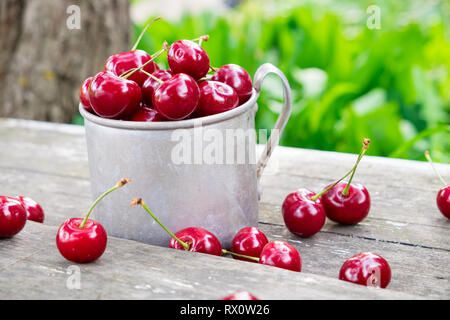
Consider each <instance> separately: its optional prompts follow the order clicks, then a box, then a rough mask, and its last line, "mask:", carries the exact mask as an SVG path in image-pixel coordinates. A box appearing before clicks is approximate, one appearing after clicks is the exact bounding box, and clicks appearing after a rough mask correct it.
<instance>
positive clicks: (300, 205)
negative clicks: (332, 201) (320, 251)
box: [282, 189, 327, 237]
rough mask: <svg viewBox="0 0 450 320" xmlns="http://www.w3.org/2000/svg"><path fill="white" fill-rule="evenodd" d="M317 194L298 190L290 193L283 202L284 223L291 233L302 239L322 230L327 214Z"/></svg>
mask: <svg viewBox="0 0 450 320" xmlns="http://www.w3.org/2000/svg"><path fill="white" fill-rule="evenodd" d="M315 195H316V194H315V193H314V192H311V191H309V190H307V189H298V190H297V191H294V192H292V193H290V194H289V195H288V196H287V197H286V199H285V200H284V202H283V206H282V213H283V219H284V223H285V224H286V227H287V228H288V229H289V231H290V232H292V233H294V234H296V235H298V236H300V237H310V236H312V235H314V234H316V233H317V232H319V231H320V229H322V227H323V225H324V224H325V220H326V217H327V216H326V214H325V210H324V208H323V206H322V203H321V201H320V198H319V199H316V200H313V199H312V197H314V196H315Z"/></svg>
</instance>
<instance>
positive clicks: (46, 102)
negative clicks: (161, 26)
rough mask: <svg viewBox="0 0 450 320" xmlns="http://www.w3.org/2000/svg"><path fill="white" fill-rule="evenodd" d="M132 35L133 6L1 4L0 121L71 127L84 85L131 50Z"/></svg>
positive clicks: (119, 1)
mask: <svg viewBox="0 0 450 320" xmlns="http://www.w3.org/2000/svg"><path fill="white" fill-rule="evenodd" d="M71 5H77V6H79V9H80V20H79V21H80V22H81V23H80V24H79V26H80V28H79V29H76V27H75V29H73V24H70V23H69V20H68V19H72V18H73V17H74V16H73V15H72V13H73V11H71V10H68V7H69V6H71ZM70 21H72V22H73V21H74V20H70ZM71 26H72V27H71ZM130 31H131V28H130V16H129V0H95V1H92V0H78V1H76V0H58V1H55V0H1V1H0V48H1V49H0V50H1V51H0V117H14V118H25V119H35V120H44V121H55V122H70V121H71V120H72V118H73V116H74V115H76V114H77V112H78V111H77V109H78V89H79V87H80V86H81V83H82V82H83V80H84V79H85V78H87V77H89V76H92V75H95V74H96V73H97V72H99V71H100V70H101V69H102V67H103V63H104V62H105V60H106V58H107V57H108V56H110V55H111V54H114V53H116V52H122V51H127V50H129V46H130V43H129V42H130Z"/></svg>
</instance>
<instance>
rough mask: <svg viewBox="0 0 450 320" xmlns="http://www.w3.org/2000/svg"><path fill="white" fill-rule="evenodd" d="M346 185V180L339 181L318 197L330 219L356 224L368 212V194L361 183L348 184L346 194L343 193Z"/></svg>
mask: <svg viewBox="0 0 450 320" xmlns="http://www.w3.org/2000/svg"><path fill="white" fill-rule="evenodd" d="M346 186H347V183H346V182H339V183H338V184H337V185H335V186H334V187H333V188H331V189H330V190H328V191H327V192H326V193H324V194H323V195H322V196H321V197H320V199H321V200H322V205H323V207H324V209H325V213H326V214H327V217H328V218H329V219H330V220H332V221H334V222H338V223H341V224H356V223H358V222H360V221H362V220H363V219H364V218H365V217H366V216H367V215H368V214H369V210H370V195H369V192H368V191H367V189H366V188H365V187H364V186H363V185H361V184H350V186H349V188H348V194H347V195H344V194H343V193H342V192H343V191H344V189H345V187H346Z"/></svg>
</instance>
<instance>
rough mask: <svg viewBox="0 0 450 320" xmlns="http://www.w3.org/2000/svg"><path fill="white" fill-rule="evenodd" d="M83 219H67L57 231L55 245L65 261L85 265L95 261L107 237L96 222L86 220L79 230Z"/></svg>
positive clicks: (103, 249)
mask: <svg viewBox="0 0 450 320" xmlns="http://www.w3.org/2000/svg"><path fill="white" fill-rule="evenodd" d="M82 222H83V218H71V219H67V220H66V221H65V222H64V223H63V224H62V225H61V226H60V227H59V229H58V233H57V234H56V245H57V247H58V250H59V252H60V253H61V254H62V256H63V257H64V258H66V259H67V260H70V261H73V262H78V263H86V262H91V261H94V260H97V259H98V258H100V256H101V255H102V254H103V252H104V251H105V249H106V243H107V238H108V237H107V235H106V231H105V229H104V228H103V227H102V225H101V224H100V223H98V222H97V221H94V220H91V219H88V220H87V221H86V225H85V226H84V227H83V228H80V225H81V223H82Z"/></svg>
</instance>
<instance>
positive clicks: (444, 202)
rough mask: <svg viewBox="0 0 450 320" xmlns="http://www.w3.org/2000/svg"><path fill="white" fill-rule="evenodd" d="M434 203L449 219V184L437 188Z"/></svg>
mask: <svg viewBox="0 0 450 320" xmlns="http://www.w3.org/2000/svg"><path fill="white" fill-rule="evenodd" d="M436 203H437V206H438V208H439V210H440V211H441V212H442V214H443V215H444V216H445V217H447V218H449V219H450V184H449V185H446V186H444V187H442V188H441V189H440V190H439V192H438V194H437V197H436Z"/></svg>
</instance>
